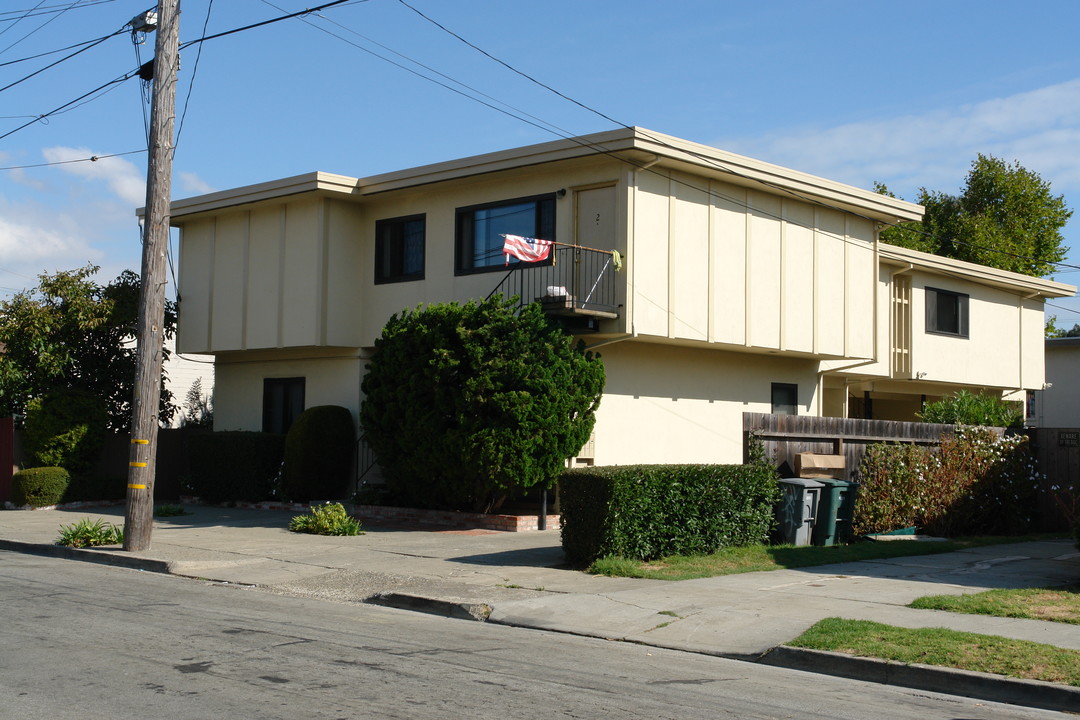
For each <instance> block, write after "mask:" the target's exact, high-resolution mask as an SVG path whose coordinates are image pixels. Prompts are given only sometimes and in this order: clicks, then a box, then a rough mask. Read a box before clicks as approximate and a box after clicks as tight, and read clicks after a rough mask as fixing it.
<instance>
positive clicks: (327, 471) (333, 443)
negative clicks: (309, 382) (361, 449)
mask: <svg viewBox="0 0 1080 720" xmlns="http://www.w3.org/2000/svg"><path fill="white" fill-rule="evenodd" d="M354 442H356V429H355V426H354V425H353V416H352V413H351V412H349V411H348V410H347V409H346V408H343V407H341V406H340V405H317V406H315V407H311V408H308V409H307V410H305V411H304V412H302V413H300V416H299V417H298V418H296V421H295V422H293V424H292V427H290V428H289V432H288V434H287V435H286V436H285V494H286V495H287V496H288V498H289V499H290V500H292V501H294V502H307V501H309V500H333V499H336V498H340V497H344V496H345V494H346V486H347V484H348V475H349V465H350V463H351V462H352V452H353V443H354Z"/></svg>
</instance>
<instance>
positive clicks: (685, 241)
mask: <svg viewBox="0 0 1080 720" xmlns="http://www.w3.org/2000/svg"><path fill="white" fill-rule="evenodd" d="M632 206H633V221H634V225H633V240H632V247H631V249H630V260H631V269H632V273H631V275H630V279H629V282H630V283H631V292H630V294H631V296H632V307H633V316H632V322H633V329H634V331H635V332H636V333H638V334H640V335H651V336H656V337H661V338H668V339H673V340H694V341H700V342H708V343H719V344H725V345H731V346H742V347H749V348H754V349H769V350H777V351H782V352H785V351H786V352H797V353H805V354H812V355H816V356H822V357H827V356H832V357H846V358H869V357H870V356H871V355H872V353H873V338H874V313H873V299H874V293H875V283H874V279H875V273H876V259H875V255H874V244H875V229H874V226H873V223H871V222H870V221H869V220H865V219H863V218H860V217H857V216H855V215H851V214H847V213H842V212H839V211H835V210H829V209H825V208H820V207H816V206H813V205H811V204H809V203H806V202H802V201H799V200H795V199H790V198H785V197H781V196H779V195H773V194H767V193H764V192H760V191H754V190H748V189H746V188H742V187H737V186H735V185H731V184H727V183H723V182H718V181H710V180H708V179H707V178H704V177H696V176H691V175H686V174H680V173H674V172H672V173H656V172H652V171H649V172H639V173H637V174H636V181H635V187H634V193H633V198H632Z"/></svg>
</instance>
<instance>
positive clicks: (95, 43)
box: [0, 25, 127, 93]
mask: <svg viewBox="0 0 1080 720" xmlns="http://www.w3.org/2000/svg"><path fill="white" fill-rule="evenodd" d="M126 28H127V26H126V25H125V26H124V27H122V28H120V29H119V30H117V31H116V32H114V33H112V34H111V35H106V36H105V37H101V38H98V39H97V40H92V41H91V42H90V43H88V44H85V46H84V47H82V48H80V49H79V50H76V51H75V52H73V53H71V54H70V55H65V56H64V57H62V58H60V59H59V60H57V61H56V62H53V63H50V64H48V65H46V66H45V67H43V68H41V69H39V70H35V71H34V72H32V73H30V74H29V75H26V76H24V77H22V78H20V79H18V80H16V81H15V82H13V83H9V84H7V85H5V86H4V87H0V93H2V92H4V91H5V90H10V89H11V88H13V87H15V86H16V85H18V84H19V83H23V82H26V81H27V80H29V79H30V78H32V77H34V76H35V75H40V74H41V73H43V72H45V71H46V70H48V69H49V68H53V67H56V66H57V65H59V64H60V63H62V62H64V61H66V60H70V59H71V58H73V57H75V56H76V55H79V54H80V53H84V52H86V51H87V50H89V49H91V48H94V47H97V46H98V45H100V44H101V43H103V42H105V41H106V40H108V39H109V38H114V37H116V36H117V35H121V34H123V32H124V30H125V29H126Z"/></svg>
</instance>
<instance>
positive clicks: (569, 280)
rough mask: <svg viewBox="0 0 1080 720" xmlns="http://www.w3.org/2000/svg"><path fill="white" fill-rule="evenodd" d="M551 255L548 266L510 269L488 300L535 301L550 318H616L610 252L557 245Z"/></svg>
mask: <svg viewBox="0 0 1080 720" xmlns="http://www.w3.org/2000/svg"><path fill="white" fill-rule="evenodd" d="M552 256H553V257H554V262H552V263H551V264H547V265H525V264H518V265H516V266H515V267H512V268H511V269H510V270H509V271H508V272H507V273H506V275H505V276H504V277H503V279H502V282H500V283H499V284H498V286H497V287H496V288H495V289H494V290H492V291H491V294H490V295H488V297H491V296H492V295H495V294H496V293H502V294H503V295H505V296H507V297H512V296H514V295H517V296H518V297H520V298H521V302H522V303H523V304H525V303H530V302H536V301H538V302H540V303H541V304H543V306H544V310H545V311H547V312H549V313H552V314H554V315H569V316H575V315H577V316H592V317H599V318H615V317H618V305H617V304H616V300H615V260H616V258H615V257H614V256H613V254H612V253H611V252H608V251H603V250H593V249H592V248H584V247H578V246H571V245H559V246H556V247H555V248H554V250H553V251H552Z"/></svg>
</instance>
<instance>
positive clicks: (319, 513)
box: [289, 503, 364, 535]
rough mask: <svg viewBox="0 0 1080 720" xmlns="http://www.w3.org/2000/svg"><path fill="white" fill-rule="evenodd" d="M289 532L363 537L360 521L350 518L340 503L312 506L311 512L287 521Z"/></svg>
mask: <svg viewBox="0 0 1080 720" xmlns="http://www.w3.org/2000/svg"><path fill="white" fill-rule="evenodd" d="M289 530H291V531H293V532H297V533H308V534H311V535H363V534H364V532H363V531H362V530H361V529H360V521H359V520H357V519H356V518H354V517H350V516H349V514H348V513H346V512H345V507H344V506H343V505H342V504H341V503H326V504H325V505H313V506H312V507H311V512H310V513H308V514H306V515H297V516H296V517H294V518H293V519H292V520H290V521H289Z"/></svg>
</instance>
